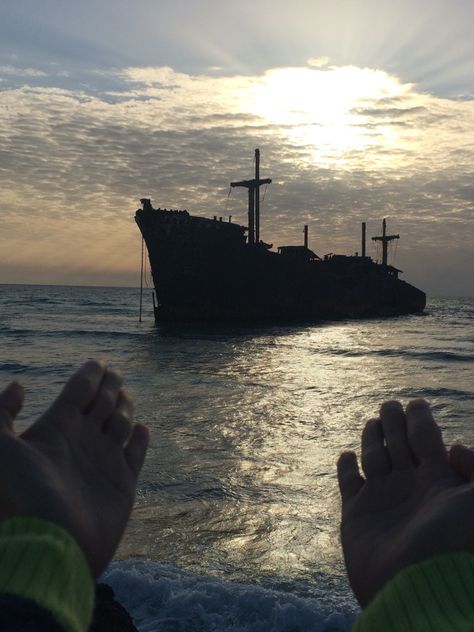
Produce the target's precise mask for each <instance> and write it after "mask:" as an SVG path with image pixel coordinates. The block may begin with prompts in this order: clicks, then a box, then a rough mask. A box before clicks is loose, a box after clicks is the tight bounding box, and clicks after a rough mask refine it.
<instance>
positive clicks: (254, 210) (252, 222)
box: [230, 149, 271, 244]
mask: <svg viewBox="0 0 474 632" xmlns="http://www.w3.org/2000/svg"><path fill="white" fill-rule="evenodd" d="M270 183H271V179H270V178H263V179H261V178H260V149H256V150H255V178H254V179H253V180H241V181H240V182H231V183H230V186H231V187H245V188H246V189H248V192H249V244H258V243H259V241H260V187H261V186H262V184H270Z"/></svg>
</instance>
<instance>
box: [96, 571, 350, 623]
mask: <svg viewBox="0 0 474 632" xmlns="http://www.w3.org/2000/svg"><path fill="white" fill-rule="evenodd" d="M103 579H104V581H106V582H107V583H109V584H110V585H111V586H112V587H113V589H114V592H115V596H116V598H117V599H118V601H120V603H122V604H123V605H124V606H125V607H126V608H127V610H128V611H129V613H130V614H131V616H132V617H133V619H134V621H135V625H136V626H137V627H138V629H139V630H140V632H191V631H192V632H224V631H225V632H343V631H348V630H350V628H351V625H352V623H353V622H354V619H355V615H356V607H355V604H354V603H353V602H352V601H350V600H348V599H342V600H341V603H339V604H337V605H334V603H324V602H323V601H322V600H320V599H316V598H303V597H298V596H296V595H293V594H291V593H289V592H283V591H278V590H271V589H268V588H262V587H260V586H256V585H252V584H242V583H235V582H230V581H222V580H219V579H217V578H214V577H209V576H204V575H197V574H194V573H191V572H188V571H183V570H181V569H178V568H176V567H173V566H168V565H163V564H159V563H157V562H142V561H139V562H137V561H125V562H114V563H113V564H112V565H111V567H110V568H109V570H108V571H107V573H106V574H105V576H104V578H103ZM331 601H333V600H331V599H330V600H329V602H331Z"/></svg>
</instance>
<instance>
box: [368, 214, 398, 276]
mask: <svg viewBox="0 0 474 632" xmlns="http://www.w3.org/2000/svg"><path fill="white" fill-rule="evenodd" d="M386 232H387V220H385V219H384V220H383V222H382V235H378V236H377V237H372V241H381V242H382V265H384V266H386V265H387V259H388V256H387V255H388V243H389V241H393V240H394V239H400V235H387V234H386Z"/></svg>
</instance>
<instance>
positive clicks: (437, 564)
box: [353, 553, 474, 632]
mask: <svg viewBox="0 0 474 632" xmlns="http://www.w3.org/2000/svg"><path fill="white" fill-rule="evenodd" d="M473 630H474V556H473V555H470V554H469V553H453V554H450V555H440V556H439V557H434V558H432V559H430V560H427V561H425V562H421V563H420V564H415V565H414V566H410V567H409V568H407V569H405V570H403V571H401V572H400V573H398V575H396V576H395V577H394V578H393V579H392V580H391V581H389V582H388V584H387V585H386V586H385V587H384V588H383V589H382V590H381V591H380V592H379V593H378V594H377V596H376V597H375V599H374V600H373V601H372V602H371V603H370V604H369V605H368V607H367V608H366V609H365V610H364V612H363V613H362V614H361V615H360V617H359V618H358V619H357V621H356V623H355V626H354V628H353V632H425V631H426V632H473Z"/></svg>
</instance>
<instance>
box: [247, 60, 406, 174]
mask: <svg viewBox="0 0 474 632" xmlns="http://www.w3.org/2000/svg"><path fill="white" fill-rule="evenodd" d="M410 88H411V86H410V84H402V83H401V82H400V81H399V79H398V78H397V77H393V76H391V75H389V74H388V73H386V72H384V71H382V70H375V69H370V68H357V67H355V66H343V67H329V68H324V69H320V68H307V67H301V68H276V69H272V70H269V71H267V72H266V73H265V75H263V77H262V79H261V80H259V81H258V82H256V83H255V84H254V85H252V87H251V88H250V89H249V91H248V92H247V93H246V94H245V95H243V96H242V99H243V101H242V104H243V106H244V107H245V108H247V110H248V111H250V112H251V113H252V114H254V115H257V116H259V117H261V118H263V119H265V120H266V121H267V122H268V123H269V124H270V125H272V126H275V128H276V129H279V130H281V132H282V133H283V134H285V135H286V137H287V138H288V139H289V140H290V141H291V142H293V143H294V144H296V145H304V146H305V147H306V148H307V149H308V151H309V152H310V153H311V154H312V155H313V157H315V158H317V159H318V161H321V160H323V162H334V163H340V164H343V163H344V162H345V161H346V160H347V159H348V154H349V153H350V152H354V151H358V150H359V151H362V150H364V149H365V148H367V147H370V146H372V145H377V146H380V145H381V144H385V145H387V147H390V146H393V145H394V144H396V142H397V134H396V132H394V130H393V129H390V128H388V127H387V126H384V124H383V121H380V120H378V121H375V122H374V121H372V120H371V118H373V112H374V111H375V108H376V107H377V106H378V105H379V104H380V103H385V102H389V101H390V100H396V99H399V98H401V97H403V96H404V95H406V94H407V92H408V91H409V90H410ZM371 113H372V114H371Z"/></svg>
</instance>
